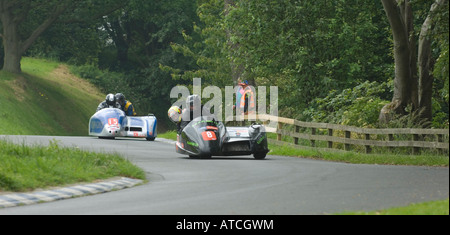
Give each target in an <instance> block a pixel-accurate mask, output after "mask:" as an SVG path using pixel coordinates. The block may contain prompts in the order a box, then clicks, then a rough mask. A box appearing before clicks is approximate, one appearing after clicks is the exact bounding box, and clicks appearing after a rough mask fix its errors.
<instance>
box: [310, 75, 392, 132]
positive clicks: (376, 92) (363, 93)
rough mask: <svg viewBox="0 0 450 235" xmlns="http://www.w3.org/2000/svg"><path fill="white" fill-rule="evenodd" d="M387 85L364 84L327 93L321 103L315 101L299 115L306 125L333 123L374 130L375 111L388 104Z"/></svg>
mask: <svg viewBox="0 0 450 235" xmlns="http://www.w3.org/2000/svg"><path fill="white" fill-rule="evenodd" d="M388 91H389V88H388V84H387V83H381V84H379V83H377V82H368V81H366V82H364V83H361V84H360V85H358V86H356V87H354V88H349V89H344V90H343V91H341V92H338V91H331V92H330V93H329V95H328V96H327V97H325V98H323V99H320V98H317V99H315V100H314V101H313V102H312V103H311V105H310V108H309V109H306V110H305V111H304V112H303V115H304V117H305V118H306V119H307V120H309V121H314V122H325V123H335V124H342V125H350V126H359V127H374V126H376V125H377V123H378V115H379V110H380V109H381V108H382V107H383V106H384V105H386V104H387V103H389V102H388V101H387V100H386V93H388Z"/></svg>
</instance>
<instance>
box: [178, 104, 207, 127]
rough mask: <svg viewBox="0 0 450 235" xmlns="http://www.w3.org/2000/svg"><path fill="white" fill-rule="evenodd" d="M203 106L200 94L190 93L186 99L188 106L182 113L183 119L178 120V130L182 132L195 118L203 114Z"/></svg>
mask: <svg viewBox="0 0 450 235" xmlns="http://www.w3.org/2000/svg"><path fill="white" fill-rule="evenodd" d="M202 108H203V105H201V100H200V96H198V95H190V96H188V98H187V99H186V107H185V108H184V109H183V111H182V114H181V121H180V122H178V125H177V127H178V132H181V131H182V130H183V129H184V127H186V126H187V125H188V124H189V123H190V122H191V121H192V120H193V119H195V118H197V117H200V116H201V115H202Z"/></svg>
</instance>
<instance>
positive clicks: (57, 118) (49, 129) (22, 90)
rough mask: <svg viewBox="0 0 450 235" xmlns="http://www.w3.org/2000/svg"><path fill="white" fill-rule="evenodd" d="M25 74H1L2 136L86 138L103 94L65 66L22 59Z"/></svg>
mask: <svg viewBox="0 0 450 235" xmlns="http://www.w3.org/2000/svg"><path fill="white" fill-rule="evenodd" d="M22 70H23V73H22V74H20V75H16V74H11V73H8V72H4V71H0V134H3V135H72V136H73V135H78V136H83V135H86V133H87V124H88V123H89V118H90V117H91V116H92V114H93V112H95V109H96V108H97V105H98V104H99V102H100V101H101V100H103V99H104V97H105V96H104V94H102V93H101V92H100V91H99V90H98V89H96V88H95V87H94V86H93V85H91V84H90V83H89V82H87V81H86V80H83V79H81V78H78V77H76V76H74V75H72V74H71V73H70V72H69V69H68V66H67V65H64V64H59V63H56V62H51V61H47V60H40V59H33V58H23V59H22Z"/></svg>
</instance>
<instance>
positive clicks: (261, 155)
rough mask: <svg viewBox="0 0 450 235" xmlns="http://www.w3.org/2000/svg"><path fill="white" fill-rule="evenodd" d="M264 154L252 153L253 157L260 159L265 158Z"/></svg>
mask: <svg viewBox="0 0 450 235" xmlns="http://www.w3.org/2000/svg"><path fill="white" fill-rule="evenodd" d="M266 155H267V154H266V153H255V154H253V157H254V158H255V159H258V160H261V159H264V158H266Z"/></svg>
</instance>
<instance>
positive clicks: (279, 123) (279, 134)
mask: <svg viewBox="0 0 450 235" xmlns="http://www.w3.org/2000/svg"><path fill="white" fill-rule="evenodd" d="M282 127H283V123H281V122H278V124H277V132H278V131H279V130H281V128H282ZM277 140H278V141H281V133H277Z"/></svg>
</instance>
